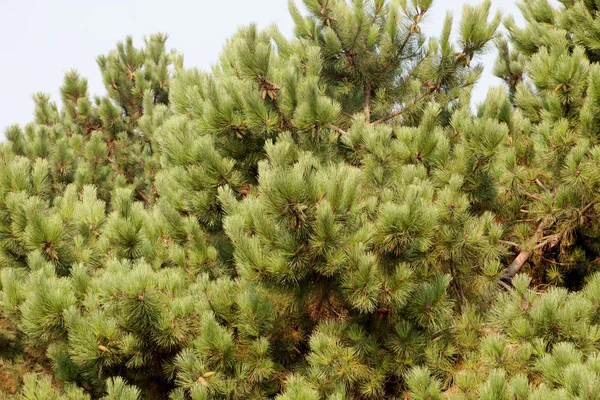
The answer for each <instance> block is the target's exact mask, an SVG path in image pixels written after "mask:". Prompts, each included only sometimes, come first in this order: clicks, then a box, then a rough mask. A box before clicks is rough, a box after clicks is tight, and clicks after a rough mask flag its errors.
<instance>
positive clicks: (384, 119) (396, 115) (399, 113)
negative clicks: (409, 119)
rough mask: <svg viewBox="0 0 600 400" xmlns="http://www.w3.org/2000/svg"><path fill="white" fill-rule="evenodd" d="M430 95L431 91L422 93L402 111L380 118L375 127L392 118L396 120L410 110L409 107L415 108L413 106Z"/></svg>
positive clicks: (375, 122) (374, 122) (374, 123)
mask: <svg viewBox="0 0 600 400" xmlns="http://www.w3.org/2000/svg"><path fill="white" fill-rule="evenodd" d="M430 93H431V92H429V91H426V92H423V93H421V95H419V96H418V97H417V98H415V100H414V101H413V102H412V103H411V104H406V105H404V107H402V108H401V109H399V110H397V111H395V112H393V113H392V114H389V115H387V116H385V117H383V118H379V119H378V120H376V121H373V125H378V124H381V123H382V122H386V121H389V120H390V119H392V118H396V117H398V116H400V115H402V114H404V112H405V111H406V110H407V109H408V108H409V106H413V105H415V104H417V103H418V102H419V101H421V100H423V99H424V98H425V97H427V95H429V94H430Z"/></svg>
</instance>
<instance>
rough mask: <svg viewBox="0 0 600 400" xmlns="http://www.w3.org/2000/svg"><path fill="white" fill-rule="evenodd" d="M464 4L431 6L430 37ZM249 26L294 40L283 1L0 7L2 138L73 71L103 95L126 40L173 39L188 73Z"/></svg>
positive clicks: (55, 1) (511, 10)
mask: <svg viewBox="0 0 600 400" xmlns="http://www.w3.org/2000/svg"><path fill="white" fill-rule="evenodd" d="M466 2H470V3H476V1H474V0H472V1H469V0H437V1H434V8H433V10H432V12H431V13H430V14H429V16H428V18H427V20H426V24H427V25H426V31H427V32H429V33H431V34H437V33H438V32H439V30H440V29H441V24H442V21H443V18H444V16H445V12H446V10H448V9H449V10H452V11H453V12H454V14H455V16H457V17H458V16H459V15H460V12H461V9H462V6H463V4H464V3H466ZM493 3H494V7H496V8H501V9H502V10H503V12H504V14H512V15H515V16H519V10H518V9H517V7H516V6H515V1H514V0H493ZM517 19H518V20H520V19H519V18H517ZM455 21H456V20H455ZM250 22H256V23H257V24H258V25H259V26H260V27H266V26H268V25H270V24H272V23H277V24H278V25H279V27H280V29H281V30H282V31H283V32H284V33H286V34H287V35H288V36H289V35H291V32H292V21H291V18H290V17H289V13H288V11H287V1H286V0H220V1H218V0H217V1H215V0H195V1H192V0H187V1H184V0H171V1H164V0H51V1H49V0H0V49H2V52H3V57H2V61H1V62H0V132H2V136H3V132H4V128H5V127H6V126H8V125H10V124H13V123H19V124H24V123H26V122H28V121H30V120H31V119H32V115H33V101H32V100H31V95H32V94H33V93H35V92H46V93H49V94H51V95H52V98H53V99H54V100H56V101H58V100H59V99H60V95H59V87H60V86H61V84H62V80H63V75H64V72H65V71H66V70H68V69H72V68H74V69H76V70H78V71H79V73H80V74H81V75H82V76H84V77H86V78H88V80H89V86H90V91H91V93H92V94H103V93H104V89H103V86H102V82H101V77H100V73H99V70H98V67H97V65H96V57H97V56H98V55H99V54H104V53H106V52H107V51H109V50H110V49H112V48H113V47H114V46H115V44H116V42H117V41H120V40H123V39H124V38H125V36H127V35H132V36H133V37H134V40H135V44H136V45H138V46H139V45H142V43H143V42H142V39H143V37H144V36H145V35H148V34H150V33H154V32H165V33H168V34H169V41H168V45H169V46H170V48H175V49H177V50H178V51H179V52H181V53H183V54H184V56H185V65H186V66H188V67H192V66H195V67H199V68H202V69H208V68H209V67H210V65H211V64H213V63H214V62H215V61H216V60H217V56H218V54H219V52H220V49H221V46H222V45H223V43H224V41H225V39H226V38H227V37H229V36H231V35H232V34H233V33H234V32H235V31H236V29H237V27H238V26H241V25H245V24H247V23H250ZM493 59H494V57H493V55H491V54H490V55H489V56H487V59H486V65H487V66H488V68H487V70H486V75H485V77H484V78H483V80H482V81H481V82H480V83H479V85H478V87H477V89H476V94H475V101H476V102H478V101H481V100H482V99H483V98H485V93H486V91H487V88H488V87H490V86H495V85H499V84H500V82H499V81H498V80H497V79H495V78H493V77H492V76H491V75H490V70H491V66H492V63H493Z"/></svg>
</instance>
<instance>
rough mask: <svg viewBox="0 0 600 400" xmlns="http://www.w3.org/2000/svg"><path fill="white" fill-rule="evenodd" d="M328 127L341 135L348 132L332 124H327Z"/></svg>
mask: <svg viewBox="0 0 600 400" xmlns="http://www.w3.org/2000/svg"><path fill="white" fill-rule="evenodd" d="M329 129H333V130H334V131H336V132H337V133H339V134H340V135H341V136H346V135H347V134H348V132H346V131H345V130H343V129H342V128H339V127H337V126H335V125H333V124H329Z"/></svg>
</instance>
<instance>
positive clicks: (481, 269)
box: [0, 0, 600, 400]
mask: <svg viewBox="0 0 600 400" xmlns="http://www.w3.org/2000/svg"><path fill="white" fill-rule="evenodd" d="M431 7H432V2H431V0H411V1H407V0H404V1H402V0H399V1H383V0H357V1H352V2H350V1H344V0H327V1H326V0H304V2H303V10H301V8H299V7H298V6H297V5H296V4H294V3H293V2H290V7H289V8H290V13H291V16H292V18H293V20H294V23H295V29H294V37H293V38H286V37H284V36H283V35H282V34H281V33H280V32H279V31H278V30H277V28H276V27H270V28H268V29H266V30H262V31H261V30H259V29H258V28H257V27H256V26H254V25H249V26H247V27H244V28H241V29H240V30H239V31H238V32H237V33H236V34H235V35H234V36H233V37H232V38H231V39H229V40H228V41H227V43H226V44H225V46H224V48H223V52H222V54H221V56H220V58H219V61H218V63H217V64H216V65H215V66H214V67H213V68H212V70H211V71H209V72H205V71H199V70H197V69H193V68H192V69H186V68H185V67H184V65H183V59H182V57H181V56H180V55H179V54H177V53H176V52H174V51H168V50H167V47H166V39H167V38H166V36H165V35H162V34H159V35H154V36H151V37H149V38H148V39H147V40H146V42H145V46H144V47H143V48H139V49H138V48H135V47H134V46H133V42H132V40H131V39H130V38H128V39H126V40H125V42H123V43H119V44H118V45H117V48H116V50H113V51H111V52H110V53H109V54H108V55H105V56H100V57H99V58H98V65H99V67H100V70H101V74H102V78H103V81H104V84H105V87H106V92H107V95H106V96H104V97H96V98H94V99H90V98H89V95H88V93H87V82H86V80H85V79H84V78H82V77H80V76H79V75H78V74H77V73H76V72H75V71H71V72H68V73H67V74H66V76H65V82H64V85H63V87H62V89H61V95H62V107H58V105H57V104H55V103H53V102H51V101H50V99H49V97H48V96H46V95H44V94H38V95H35V97H34V100H35V103H36V107H35V113H34V117H35V118H34V121H33V122H31V123H30V124H27V125H26V126H25V127H23V128H21V127H19V126H12V127H9V128H8V129H7V131H6V135H7V139H8V141H7V142H6V143H4V144H2V145H0V157H1V160H2V162H0V263H1V271H0V289H1V291H0V309H1V310H2V314H1V318H0V321H1V324H0V332H1V333H2V336H1V337H0V343H2V344H3V349H4V348H5V349H7V351H6V353H7V357H5V356H4V354H3V353H4V351H2V352H0V357H1V358H2V359H1V361H2V362H3V364H2V365H4V364H6V365H9V364H10V365H21V364H22V365H23V367H22V369H25V370H27V372H28V374H27V375H25V374H22V375H23V379H22V382H19V385H20V386H21V387H20V388H19V394H18V396H20V397H21V398H24V399H37V398H40V399H41V398H55V399H87V398H91V399H113V398H114V399H145V398H149V399H154V398H156V399H158V398H161V399H162V398H169V399H172V400H185V399H193V400H199V399H248V398H250V399H266V398H277V399H324V398H328V399H329V398H331V399H340V400H341V399H383V398H406V397H408V398H415V399H441V398H446V397H448V398H460V399H471V398H484V399H504V398H506V399H508V398H523V399H524V398H542V397H549V396H550V397H551V398H595V397H594V396H595V393H597V388H598V385H600V380H599V379H600V377H599V376H598V374H599V373H600V369H599V368H598V365H600V364H598V362H597V350H598V348H599V340H600V336H599V332H600V330H599V329H600V328H599V325H598V324H599V323H600V319H599V318H600V313H599V311H598V310H599V309H598V307H599V306H598V305H599V304H600V302H599V301H598V298H597V297H598V295H597V293H598V285H599V284H600V275H598V274H594V273H593V272H595V271H596V268H595V266H596V262H595V260H596V258H597V252H596V246H597V245H596V244H595V240H594V239H595V238H596V236H597V231H598V229H599V228H598V227H597V224H595V219H594V216H595V210H596V192H597V190H596V189H597V188H596V186H595V185H596V182H597V179H596V178H595V176H596V175H598V174H597V173H596V172H597V171H596V168H597V167H596V164H595V160H596V159H597V157H598V154H596V153H597V152H598V151H597V149H596V147H595V146H596V143H595V140H596V139H595V137H596V125H597V124H596V114H597V113H596V97H597V96H596V91H597V86H598V79H597V78H598V76H597V75H598V73H600V70H597V67H596V65H595V63H596V62H597V60H596V57H597V55H596V53H597V46H595V44H594V43H595V42H594V40H593V35H591V34H590V32H594V29H595V28H594V27H595V25H594V23H595V22H594V18H593V17H592V14H593V11H594V10H595V8H594V7H595V6H594V5H592V4H587V3H585V4H583V3H576V2H564V6H563V7H562V8H560V9H554V8H552V7H550V6H549V5H548V3H547V2H546V1H544V0H538V1H535V2H530V3H527V4H526V5H525V4H523V5H522V10H523V12H524V15H525V17H526V20H527V26H526V27H525V28H517V27H516V26H515V24H514V23H513V22H511V20H510V19H508V20H507V22H506V23H505V25H506V28H507V30H508V37H505V38H498V37H497V33H496V31H497V28H498V26H499V24H500V22H501V21H500V20H501V17H500V15H499V14H497V15H495V16H492V15H490V7H491V5H490V2H489V1H484V2H483V3H481V4H480V5H467V6H465V8H464V10H463V14H462V18H461V19H460V21H459V22H458V24H457V28H458V29H456V27H455V26H454V25H453V18H452V16H451V15H448V16H447V17H446V19H445V21H444V24H443V30H442V34H441V36H440V37H439V38H430V37H427V36H425V34H424V32H422V31H421V23H422V21H423V20H425V19H427V18H428V15H429V13H428V12H429V10H430V8H431ZM582 10H587V11H582ZM453 32H455V33H456V34H457V35H456V38H457V40H456V41H452V40H451V38H452V37H453V35H452V33H453ZM494 39H498V40H497V43H498V46H499V48H500V50H501V51H500V56H499V59H498V62H497V64H496V68H495V72H496V74H497V75H499V76H501V77H502V78H503V79H504V80H505V82H506V84H507V85H506V88H498V89H492V90H491V91H490V92H489V94H488V97H487V99H486V100H485V101H484V102H483V104H481V105H480V106H479V107H478V109H477V112H476V113H474V112H473V111H472V110H471V106H470V101H471V97H470V93H471V90H472V87H473V85H474V84H475V83H476V82H477V80H478V78H479V77H480V75H481V72H482V68H483V66H482V65H479V64H478V57H479V56H480V55H481V54H482V53H483V52H485V51H486V50H487V49H488V48H489V47H490V45H491V43H492V41H493V40H494ZM528 261H531V262H532V268H530V269H529V270H527V269H526V267H524V265H525V264H526V263H527V262H528ZM524 271H528V272H531V276H532V277H528V276H526V275H522V274H519V272H524ZM542 283H543V284H546V285H547V286H545V287H541V286H538V285H539V284H542ZM569 290H571V291H569ZM9 352H10V354H18V357H16V356H15V357H13V358H11V359H9V358H8V353H9ZM19 363H21V364H19ZM13 392H14V390H13Z"/></svg>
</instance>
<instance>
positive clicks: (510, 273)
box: [504, 219, 548, 282]
mask: <svg viewBox="0 0 600 400" xmlns="http://www.w3.org/2000/svg"><path fill="white" fill-rule="evenodd" d="M547 223H548V221H547V220H546V219H544V220H542V222H540V224H539V225H538V227H537V229H536V231H535V235H534V236H533V238H534V242H535V243H538V245H536V249H537V246H539V242H540V240H541V239H542V236H543V234H544V229H546V224H547ZM546 244H547V243H546ZM546 244H544V246H545V245H546ZM542 247H543V246H542ZM532 254H533V251H531V250H523V251H521V252H520V253H519V254H518V255H517V257H516V258H515V259H514V260H513V262H511V263H510V265H509V266H508V267H506V269H505V270H504V279H506V280H507V281H508V282H512V279H513V278H514V277H515V275H517V274H518V273H519V270H520V269H521V267H522V266H523V265H524V264H525V263H526V262H527V260H529V258H530V257H531V255H532Z"/></svg>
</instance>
